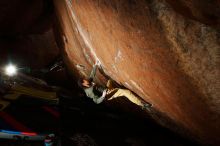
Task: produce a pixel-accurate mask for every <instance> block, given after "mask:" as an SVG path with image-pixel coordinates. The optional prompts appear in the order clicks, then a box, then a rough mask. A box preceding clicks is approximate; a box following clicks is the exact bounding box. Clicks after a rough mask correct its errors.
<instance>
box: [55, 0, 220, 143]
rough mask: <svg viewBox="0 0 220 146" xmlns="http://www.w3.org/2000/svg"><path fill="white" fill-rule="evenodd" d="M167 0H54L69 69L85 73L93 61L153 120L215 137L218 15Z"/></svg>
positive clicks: (212, 139)
mask: <svg viewBox="0 0 220 146" xmlns="http://www.w3.org/2000/svg"><path fill="white" fill-rule="evenodd" d="M168 2H170V1H167V2H166V1H164V0H154V1H151V0H140V1H135V0H129V1H128V0H121V1H117V0H112V1H109V0H93V1H90V0H72V1H71V0H54V3H55V8H56V12H57V16H58V22H59V25H58V26H59V28H60V33H59V35H58V36H59V37H60V39H59V42H60V45H61V46H62V48H63V49H64V52H65V54H66V58H67V60H68V61H69V67H70V69H71V70H72V71H73V74H75V75H80V76H87V75H88V74H89V72H90V70H91V67H92V65H93V64H94V63H95V62H96V61H97V60H98V61H100V63H101V65H102V67H103V70H104V72H105V74H106V75H108V76H110V77H111V78H112V79H114V80H115V81H117V82H118V83H120V84H121V85H124V86H125V87H127V88H129V89H130V90H132V91H134V92H135V93H137V94H138V95H139V96H140V97H142V98H143V99H144V100H146V101H148V102H151V103H152V104H153V105H154V109H155V110H156V111H158V112H159V113H160V114H161V115H164V116H161V117H160V116H154V118H155V120H156V121H158V122H160V123H161V124H164V125H165V126H167V127H170V128H172V126H171V125H169V123H165V122H164V121H166V119H163V118H162V117H168V118H169V119H170V120H171V121H172V122H173V123H175V124H177V125H178V126H179V127H182V128H184V129H186V130H188V131H190V133H191V134H192V135H194V136H196V137H197V138H199V139H200V140H201V141H202V142H204V143H212V144H217V143H219V135H220V126H219V123H220V118H219V115H220V109H219V107H220V102H219V95H220V94H219V90H218V82H219V77H218V75H219V67H218V66H219V60H218V57H217V55H218V52H219V50H220V44H219V42H220V38H219V36H220V32H219V31H218V25H219V24H218V22H219V19H218V18H216V19H217V21H215V23H217V24H215V25H211V26H209V25H205V24H208V23H205V24H203V23H202V22H203V21H195V20H200V18H198V19H194V20H193V19H192V18H196V17H197V15H195V16H193V17H191V16H189V17H187V15H181V13H179V12H176V11H175V10H174V9H173V8H172V7H171V6H175V5H173V3H171V5H170V4H169V3H168ZM181 4H182V3H180V4H179V5H180V6H181ZM213 4H214V5H215V6H213V7H218V8H219V5H216V3H213ZM210 5H211V4H210ZM193 8H195V9H197V7H196V6H194V5H193V6H192V7H191V9H193ZM202 9H203V8H201V9H199V10H200V11H202ZM201 15H202V14H201ZM204 17H205V16H204ZM97 81H98V82H100V83H104V78H103V77H102V76H101V75H99V76H98V78H97ZM173 128H174V127H173ZM178 132H181V131H178Z"/></svg>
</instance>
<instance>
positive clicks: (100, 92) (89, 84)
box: [78, 63, 152, 109]
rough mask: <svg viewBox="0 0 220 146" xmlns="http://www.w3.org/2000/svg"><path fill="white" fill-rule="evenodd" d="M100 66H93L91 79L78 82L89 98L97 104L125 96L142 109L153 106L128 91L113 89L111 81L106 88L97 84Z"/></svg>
mask: <svg viewBox="0 0 220 146" xmlns="http://www.w3.org/2000/svg"><path fill="white" fill-rule="evenodd" d="M98 66H99V64H98V63H96V64H95V65H94V66H93V69H92V71H91V74H90V76H89V79H85V78H84V79H80V80H79V82H78V84H79V86H80V87H81V88H83V90H84V92H85V93H86V95H87V97H89V98H92V99H93V101H94V102H95V103H96V104H99V103H101V102H103V101H104V100H105V99H106V100H108V101H109V100H112V99H115V98H118V97H123V96H124V97H126V98H127V99H128V100H129V101H131V102H132V103H134V104H136V105H138V106H140V107H141V108H142V109H148V108H149V107H151V106H152V104H150V103H148V102H145V101H143V100H141V99H140V98H139V97H138V96H136V95H135V94H134V93H132V92H131V91H130V90H128V89H122V88H112V85H111V81H110V80H108V82H107V85H106V87H103V86H99V85H97V84H95V83H94V82H93V80H94V77H95V74H96V69H97V67H98Z"/></svg>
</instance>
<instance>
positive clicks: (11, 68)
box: [5, 64, 17, 76]
mask: <svg viewBox="0 0 220 146" xmlns="http://www.w3.org/2000/svg"><path fill="white" fill-rule="evenodd" d="M16 73H17V68H16V66H14V65H12V64H10V65H8V66H6V67H5V74H6V75H8V76H14V75H16Z"/></svg>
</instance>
